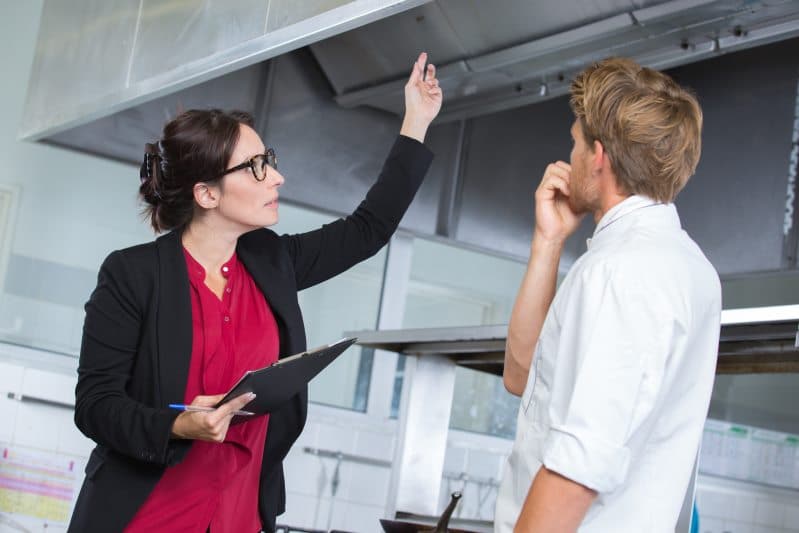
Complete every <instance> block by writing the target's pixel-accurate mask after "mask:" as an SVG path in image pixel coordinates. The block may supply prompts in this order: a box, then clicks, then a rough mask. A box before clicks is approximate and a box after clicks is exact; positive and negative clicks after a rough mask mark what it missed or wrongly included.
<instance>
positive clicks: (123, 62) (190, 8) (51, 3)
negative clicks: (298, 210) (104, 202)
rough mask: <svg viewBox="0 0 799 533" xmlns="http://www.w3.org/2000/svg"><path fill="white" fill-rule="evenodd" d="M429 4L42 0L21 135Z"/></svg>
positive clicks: (97, 114) (400, 0)
mask: <svg viewBox="0 0 799 533" xmlns="http://www.w3.org/2000/svg"><path fill="white" fill-rule="evenodd" d="M425 1H429V0H266V1H264V0H234V1H230V0H169V1H165V0H77V1H70V2H63V1H61V0H45V2H44V7H43V10H42V17H41V23H40V26H39V37H38V41H37V45H36V54H35V57H34V62H33V68H32V70H31V77H30V81H29V84H28V99H27V102H26V105H25V111H24V113H23V121H22V125H21V127H20V137H21V138H23V139H29V140H38V139H41V138H44V137H47V136H49V135H53V134H55V133H58V132H60V131H64V130H66V129H69V128H72V127H75V126H79V125H81V124H85V123H87V122H90V121H92V120H95V119H98V118H101V117H104V116H107V115H110V114H112V113H114V112H117V111H120V110H123V109H127V108H130V107H133V106H135V105H138V104H141V103H143V102H148V101H150V100H153V99H154V98H157V97H159V96H163V95H165V94H169V93H172V92H175V91H177V90H180V89H184V88H186V87H190V86H193V85H196V84H198V83H201V82H203V81H206V80H209V79H212V78H216V77H219V76H222V75H224V74H227V73H230V72H232V71H235V70H238V69H242V68H245V67H247V66H250V65H252V64H254V63H258V62H261V61H264V60H265V59H268V58H271V57H274V56H277V55H280V54H282V53H285V52H288V51H290V50H294V49H296V48H300V47H302V46H305V45H307V44H309V43H312V42H314V41H317V40H321V39H325V38H327V37H330V36H332V35H336V34H337V33H340V32H343V31H347V30H350V29H353V28H356V27H358V26H360V25H362V24H366V23H369V22H372V21H375V20H378V19H380V18H383V17H386V16H389V15H392V14H395V13H398V12H400V11H402V10H405V9H409V8H411V7H415V6H418V5H419V4H422V3H424V2H425Z"/></svg>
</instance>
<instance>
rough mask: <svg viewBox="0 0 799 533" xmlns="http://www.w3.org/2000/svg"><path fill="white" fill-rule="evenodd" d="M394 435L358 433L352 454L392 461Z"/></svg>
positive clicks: (362, 431) (371, 432)
mask: <svg viewBox="0 0 799 533" xmlns="http://www.w3.org/2000/svg"><path fill="white" fill-rule="evenodd" d="M394 441H395V439H394V435H392V434H389V433H377V432H374V431H364V430H361V431H358V435H357V438H356V442H355V450H354V452H353V453H355V454H356V455H361V456H364V457H370V458H372V459H379V460H381V461H391V460H393V459H394Z"/></svg>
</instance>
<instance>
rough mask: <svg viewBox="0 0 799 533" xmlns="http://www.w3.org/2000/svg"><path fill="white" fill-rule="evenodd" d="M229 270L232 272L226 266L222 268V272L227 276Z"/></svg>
mask: <svg viewBox="0 0 799 533" xmlns="http://www.w3.org/2000/svg"><path fill="white" fill-rule="evenodd" d="M228 270H230V269H229V268H228V267H226V266H223V267H222V272H224V273H225V274H227V272H228Z"/></svg>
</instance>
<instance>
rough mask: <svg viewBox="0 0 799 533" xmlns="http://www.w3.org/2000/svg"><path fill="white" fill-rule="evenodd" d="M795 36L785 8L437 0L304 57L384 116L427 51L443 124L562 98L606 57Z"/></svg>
mask: <svg viewBox="0 0 799 533" xmlns="http://www.w3.org/2000/svg"><path fill="white" fill-rule="evenodd" d="M796 35H799V2H796V1H794V0H765V1H742V0H673V1H667V2H663V1H655V0H640V1H620V0H600V1H594V2H585V1H583V0H558V1H528V0H497V1H491V2H487V1H479V0H468V1H467V0H437V1H436V2H432V3H429V4H426V5H424V6H421V7H419V8H416V9H413V10H410V11H407V12H405V13H403V14H401V15H398V16H394V17H392V18H391V19H389V20H383V21H380V22H377V23H374V24H371V25H369V26H365V27H362V28H360V29H358V30H357V31H353V32H348V33H346V34H343V35H339V36H337V37H335V38H332V39H328V40H326V41H324V42H322V43H316V44H313V45H311V50H312V51H313V53H314V55H315V56H316V58H317V60H318V61H319V64H320V65H321V67H322V69H323V70H324V71H325V73H326V75H327V77H328V79H329V80H330V83H331V85H332V86H333V88H334V90H335V91H336V94H337V96H336V101H337V102H338V103H339V104H341V105H343V106H345V107H354V106H359V105H368V106H372V107H376V108H380V109H385V110H389V111H392V112H394V113H398V112H400V111H401V106H402V99H401V98H400V96H401V94H402V87H403V83H404V80H403V76H404V73H405V70H406V63H407V59H406V58H407V57H409V56H412V55H413V52H414V51H415V50H417V49H419V48H420V47H422V48H428V49H431V50H435V51H436V57H435V58H434V59H435V61H436V63H437V64H438V65H439V66H440V71H439V77H440V79H441V85H442V87H443V88H444V91H445V94H446V95H447V99H446V104H445V106H444V108H443V110H442V115H441V116H440V118H439V120H440V121H441V122H446V121H448V120H454V119H460V118H466V117H473V116H478V115H484V114H487V113H492V112H496V111H500V110H503V109H509V108H513V107H518V106H522V105H526V104H530V103H534V102H538V101H542V100H546V99H548V98H552V97H554V96H559V95H562V94H565V93H566V92H567V89H568V85H569V81H570V79H571V78H572V77H573V76H574V74H576V73H577V72H579V71H580V70H582V69H583V68H585V67H586V66H587V65H588V64H590V63H592V62H594V61H597V60H599V59H602V58H604V57H607V56H611V55H620V56H627V57H632V58H635V59H637V60H638V61H639V62H640V63H642V64H644V65H648V66H651V67H654V68H657V69H666V68H670V67H674V66H678V65H683V64H686V63H691V62H694V61H698V60H701V59H705V58H708V57H712V56H716V55H720V54H724V53H727V52H731V51H734V50H740V49H742V48H748V47H752V46H757V45H762V44H766V43H769V42H773V41H776V40H782V39H787V38H790V37H793V36H796ZM355 53H357V57H358V61H353V57H354V55H355Z"/></svg>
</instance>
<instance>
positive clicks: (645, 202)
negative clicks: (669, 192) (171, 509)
mask: <svg viewBox="0 0 799 533" xmlns="http://www.w3.org/2000/svg"><path fill="white" fill-rule="evenodd" d="M659 203H660V202H657V201H655V200H653V199H652V198H649V197H647V196H642V195H640V194H634V195H632V196H630V197H628V198H625V199H624V200H622V201H621V202H619V203H618V204H616V205H614V206H613V207H611V208H610V209H609V210H608V212H607V213H605V214H604V215H603V216H602V218H600V219H599V222H598V223H597V225H596V229H595V230H594V238H596V236H597V235H598V234H599V232H601V231H602V230H604V229H605V228H607V227H608V226H610V225H611V224H613V223H614V222H617V221H618V220H619V219H621V218H624V217H625V216H627V215H629V214H630V213H632V212H634V211H638V210H639V209H643V208H644V207H651V206H653V205H658V204H659Z"/></svg>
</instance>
